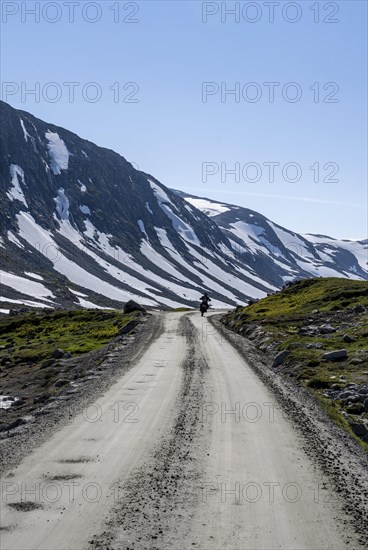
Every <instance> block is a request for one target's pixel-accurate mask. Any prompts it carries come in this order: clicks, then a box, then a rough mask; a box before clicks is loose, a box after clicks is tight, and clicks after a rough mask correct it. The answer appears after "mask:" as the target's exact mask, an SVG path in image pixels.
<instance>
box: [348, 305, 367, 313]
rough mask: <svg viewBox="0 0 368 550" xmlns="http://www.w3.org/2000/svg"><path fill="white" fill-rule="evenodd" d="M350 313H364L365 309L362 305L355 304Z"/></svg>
mask: <svg viewBox="0 0 368 550" xmlns="http://www.w3.org/2000/svg"><path fill="white" fill-rule="evenodd" d="M351 311H352V313H364V312H365V307H364V306H362V304H357V305H356V306H355V307H353V308H351Z"/></svg>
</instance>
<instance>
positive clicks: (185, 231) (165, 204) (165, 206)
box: [148, 180, 201, 246]
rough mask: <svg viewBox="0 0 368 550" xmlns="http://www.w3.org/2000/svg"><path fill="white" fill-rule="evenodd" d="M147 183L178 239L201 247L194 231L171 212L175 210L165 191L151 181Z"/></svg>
mask: <svg viewBox="0 0 368 550" xmlns="http://www.w3.org/2000/svg"><path fill="white" fill-rule="evenodd" d="M148 182H149V184H150V186H151V188H152V190H153V192H154V194H155V196H156V199H157V202H158V204H159V206H160V208H162V210H163V211H164V212H165V214H166V216H167V217H168V218H169V219H170V220H171V223H172V225H173V228H174V229H175V231H176V232H177V233H178V235H179V237H181V238H182V239H183V240H184V241H188V242H190V243H191V244H196V245H197V246H201V243H200V241H199V239H198V237H197V235H196V233H195V231H194V229H193V228H192V227H191V226H190V225H189V224H188V223H187V222H185V221H184V220H182V219H181V218H180V217H179V216H178V215H177V214H175V213H174V212H173V210H177V208H176V206H175V204H173V203H172V202H171V200H170V199H169V197H168V195H167V194H166V193H165V191H164V190H163V189H161V187H159V186H158V185H157V184H156V183H154V182H153V181H151V180H148Z"/></svg>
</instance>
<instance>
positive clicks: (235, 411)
mask: <svg viewBox="0 0 368 550" xmlns="http://www.w3.org/2000/svg"><path fill="white" fill-rule="evenodd" d="M158 322H159V320H158ZM160 322H162V323H163V325H164V329H163V331H162V332H161V334H160V335H159V336H158V337H157V338H156V339H155V341H154V342H153V343H151V345H150V346H149V348H148V349H147V350H146V352H145V353H144V355H143V356H142V357H141V359H140V360H139V361H138V363H137V364H136V365H134V366H133V367H132V368H131V370H129V371H128V372H127V373H126V374H125V375H124V376H122V377H121V378H120V379H119V380H118V381H117V382H116V383H115V384H114V385H113V386H112V387H111V388H110V389H109V390H108V391H107V392H106V393H105V394H104V395H101V396H100V398H99V399H98V400H97V401H96V402H95V403H94V404H93V405H91V406H90V407H88V409H85V410H83V411H81V412H80V413H79V414H76V415H75V416H74V418H73V419H72V420H71V422H70V423H69V424H68V425H67V426H65V427H63V428H62V429H60V430H59V431H58V432H57V433H56V434H54V436H53V437H52V438H50V439H49V440H48V441H47V442H45V443H44V444H43V445H41V446H40V447H39V448H37V449H35V450H34V451H33V452H32V453H31V454H29V455H28V456H27V457H26V458H25V459H24V460H23V461H22V463H21V464H20V465H19V466H18V467H17V468H15V469H13V470H12V471H11V472H8V473H7V475H5V477H4V478H3V480H2V494H1V500H2V502H1V524H2V530H1V532H0V534H1V549H2V550H10V549H17V550H23V549H27V550H35V549H47V550H56V549H57V550H66V549H70V550H80V549H85V548H95V549H104V550H106V549H107V548H111V549H112V548H114V549H123V548H139V549H143V548H171V549H187V548H198V549H200V550H207V549H212V550H215V549H220V548H221V549H222V548H227V549H234V550H235V549H239V550H243V549H249V550H250V549H264V550H266V549H267V550H269V549H276V548H282V549H290V550H291V549H292V550H296V549H303V550H309V549H315V550H317V549H318V550H320V549H336V550H337V549H338V550H340V549H341V550H342V549H344V548H346V547H347V545H348V547H350V548H361V545H360V544H359V542H358V538H357V537H356V536H355V535H354V531H353V529H352V528H351V525H350V522H349V518H347V517H346V516H345V515H344V513H343V511H342V506H341V504H342V503H341V502H340V500H339V498H338V496H336V493H335V492H334V491H333V490H332V489H333V488H332V487H330V486H329V482H328V480H326V479H325V477H324V475H323V472H321V471H320V470H319V469H318V467H317V466H316V464H314V463H313V461H312V459H310V458H309V457H308V456H307V455H306V454H305V452H304V451H303V446H302V442H301V441H300V437H301V436H300V435H298V433H297V432H296V431H295V429H294V427H293V426H292V424H291V423H290V422H289V421H288V419H287V418H286V416H285V415H284V413H282V412H281V409H280V407H279V406H278V404H277V401H276V398H275V397H274V396H273V395H272V394H271V393H270V391H269V390H268V389H267V388H266V386H265V385H264V384H263V382H261V381H260V380H259V378H258V377H257V375H256V374H255V373H254V371H253V370H252V369H251V368H250V367H249V366H248V365H247V363H246V362H245V361H244V359H243V358H242V357H241V356H240V355H239V353H238V352H237V351H236V350H235V349H234V348H233V347H232V345H231V344H230V343H229V342H228V341H226V340H225V339H224V338H223V337H222V335H221V334H220V333H219V332H218V331H217V330H216V329H215V328H214V327H213V326H212V325H211V324H209V323H208V321H207V319H206V318H201V317H200V316H199V315H198V314H197V313H195V314H189V315H188V314H184V313H166V314H163V315H162V319H161V321H160Z"/></svg>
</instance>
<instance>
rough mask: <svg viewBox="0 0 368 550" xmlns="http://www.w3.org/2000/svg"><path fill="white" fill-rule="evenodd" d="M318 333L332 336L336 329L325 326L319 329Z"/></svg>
mask: <svg viewBox="0 0 368 550" xmlns="http://www.w3.org/2000/svg"><path fill="white" fill-rule="evenodd" d="M319 332H320V334H332V333H333V332H336V329H335V328H334V327H333V326H332V325H329V324H326V325H321V326H320V327H319Z"/></svg>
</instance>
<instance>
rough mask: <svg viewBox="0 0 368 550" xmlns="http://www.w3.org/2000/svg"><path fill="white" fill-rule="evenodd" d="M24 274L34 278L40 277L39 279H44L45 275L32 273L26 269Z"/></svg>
mask: <svg viewBox="0 0 368 550" xmlns="http://www.w3.org/2000/svg"><path fill="white" fill-rule="evenodd" d="M24 275H28V277H32V278H33V279H38V280H39V281H43V277H41V275H37V273H32V272H31V271H25V272H24Z"/></svg>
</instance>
